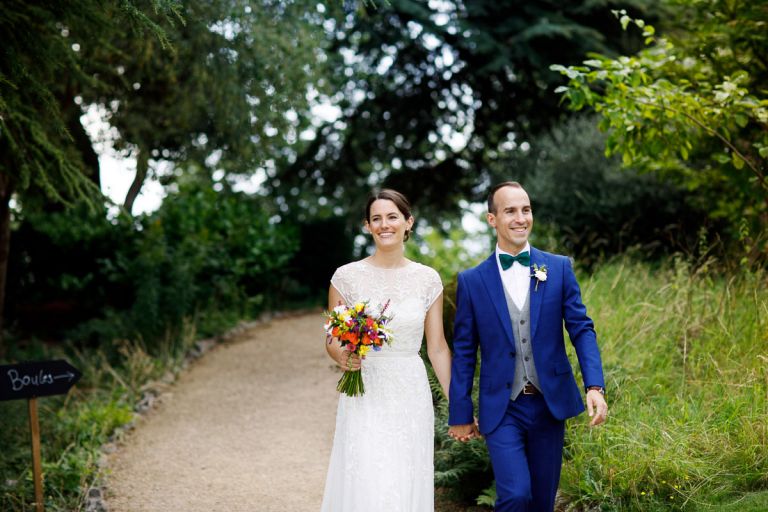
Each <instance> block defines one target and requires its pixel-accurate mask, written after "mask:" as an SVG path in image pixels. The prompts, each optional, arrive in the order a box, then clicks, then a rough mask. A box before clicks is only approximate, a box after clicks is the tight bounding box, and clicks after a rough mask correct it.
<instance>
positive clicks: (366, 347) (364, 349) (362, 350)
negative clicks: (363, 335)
mask: <svg viewBox="0 0 768 512" xmlns="http://www.w3.org/2000/svg"><path fill="white" fill-rule="evenodd" d="M369 350H371V347H370V346H369V345H362V346H360V349H359V352H360V357H365V354H367V353H368V351H369Z"/></svg>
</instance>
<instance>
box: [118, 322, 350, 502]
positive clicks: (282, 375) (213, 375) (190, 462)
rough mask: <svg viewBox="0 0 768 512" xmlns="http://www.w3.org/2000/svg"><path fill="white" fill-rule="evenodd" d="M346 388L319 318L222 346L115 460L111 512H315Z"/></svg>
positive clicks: (181, 382) (163, 401) (164, 399)
mask: <svg viewBox="0 0 768 512" xmlns="http://www.w3.org/2000/svg"><path fill="white" fill-rule="evenodd" d="M338 378H339V373H338V372H337V371H335V370H334V369H333V368H332V366H331V362H330V360H329V359H328V357H327V356H326V354H325V349H324V347H323V333H322V317H321V315H320V313H319V312H318V313H315V314H306V315H302V316H297V317H289V318H283V319H279V320H273V321H271V322H270V323H269V324H266V325H260V326H257V327H255V328H253V329H251V330H250V331H248V332H246V333H245V335H244V336H242V337H241V338H240V339H239V340H238V341H234V342H229V343H224V344H221V345H218V346H217V347H215V348H214V349H213V350H211V351H210V352H209V353H208V354H206V355H205V357H203V358H202V359H200V360H198V361H197V362H196V363H194V364H193V365H192V366H191V368H190V369H189V370H187V371H186V372H184V373H183V374H182V375H181V376H180V377H179V379H178V380H177V381H176V382H175V383H174V384H173V386H171V387H170V389H169V390H168V392H166V393H164V394H163V395H162V396H161V398H160V404H159V406H158V407H156V408H155V409H154V410H152V411H151V412H150V413H149V414H147V415H146V416H144V417H142V418H141V419H140V420H139V421H138V423H137V425H136V428H135V429H134V430H133V431H132V432H131V433H130V434H128V435H127V436H126V438H125V439H124V440H123V442H122V443H121V446H120V448H119V449H118V450H117V451H116V452H115V453H113V454H112V455H111V456H110V457H109V461H108V467H109V468H110V473H109V474H108V476H107V482H106V483H107V493H106V495H107V501H106V503H107V505H108V507H109V510H110V512H142V511H152V512H157V511H184V512H196V511H200V512H203V511H204V512H212V511H258V512H272V511H275V512H278V511H279V512H286V511H290V512H302V511H307V512H310V511H311V512H316V511H317V510H319V508H320V502H321V500H322V492H323V485H324V483H325V473H326V469H327V465H328V458H329V456H330V448H331V442H332V440H333V428H334V421H335V415H336V403H337V394H336V390H335V385H336V381H337V380H338Z"/></svg>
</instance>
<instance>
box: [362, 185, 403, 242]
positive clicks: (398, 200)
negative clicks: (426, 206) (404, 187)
mask: <svg viewBox="0 0 768 512" xmlns="http://www.w3.org/2000/svg"><path fill="white" fill-rule="evenodd" d="M379 199H386V200H387V201H392V202H393V203H395V206H397V209H398V210H400V213H402V214H403V216H404V217H405V220H408V219H410V218H411V217H412V215H411V203H409V202H408V199H407V198H406V197H405V196H404V195H403V194H401V193H400V192H398V191H397V190H392V189H391V188H384V189H381V190H380V191H378V192H374V193H372V194H371V195H370V196H369V197H368V202H367V203H365V220H366V222H370V221H371V205H372V204H373V203H374V201H378V200H379ZM410 237H411V230H410V229H407V230H406V231H405V236H404V237H403V241H407V240H408V239H409V238H410Z"/></svg>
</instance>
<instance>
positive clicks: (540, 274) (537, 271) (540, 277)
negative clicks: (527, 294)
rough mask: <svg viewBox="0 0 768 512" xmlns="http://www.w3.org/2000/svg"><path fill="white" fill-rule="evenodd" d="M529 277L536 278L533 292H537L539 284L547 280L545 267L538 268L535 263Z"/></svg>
mask: <svg viewBox="0 0 768 512" xmlns="http://www.w3.org/2000/svg"><path fill="white" fill-rule="evenodd" d="M531 277H535V278H536V286H535V287H534V289H533V291H538V289H539V283H543V282H544V281H546V280H547V266H546V265H542V266H538V265H537V264H536V263H534V264H533V274H531Z"/></svg>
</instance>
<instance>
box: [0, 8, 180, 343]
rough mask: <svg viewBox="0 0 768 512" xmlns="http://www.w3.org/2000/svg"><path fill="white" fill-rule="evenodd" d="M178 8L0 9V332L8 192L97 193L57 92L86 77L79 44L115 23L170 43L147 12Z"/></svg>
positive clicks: (101, 36)
mask: <svg viewBox="0 0 768 512" xmlns="http://www.w3.org/2000/svg"><path fill="white" fill-rule="evenodd" d="M106 7H110V8H111V10H110V9H107V8H106ZM176 8H177V4H176V2H175V1H173V0H152V1H151V2H141V3H139V2H133V1H121V2H112V3H110V4H108V5H104V4H103V3H101V2H93V1H84V2H69V3H64V4H62V3H52V4H45V5H43V4H38V3H34V2H33V3H30V2H21V1H13V0H12V1H11V2H10V3H8V2H6V3H5V4H4V6H3V9H2V10H1V11H0V31H1V32H2V33H3V53H2V57H0V333H1V332H2V330H1V328H2V325H1V319H2V311H3V305H4V302H5V300H4V299H5V277H6V270H7V262H8V254H9V244H10V236H11V226H10V223H11V215H10V201H11V199H12V197H14V195H16V196H17V197H18V196H19V195H21V194H23V193H25V191H27V190H28V189H29V188H30V187H34V188H37V189H38V190H41V191H42V192H43V193H44V194H45V195H46V196H47V197H49V198H51V199H53V200H57V201H69V200H72V199H74V198H80V197H90V198H94V197H97V196H98V195H99V189H98V186H97V185H96V184H95V183H94V181H93V179H92V178H89V175H90V176H93V175H94V173H92V172H91V173H86V172H83V169H84V167H85V163H84V159H87V155H85V156H84V154H83V153H80V152H78V151H77V149H76V145H77V142H78V141H80V140H82V139H81V138H79V137H77V134H74V135H73V134H72V133H71V132H69V131H68V126H71V122H70V120H71V117H69V116H68V114H70V113H71V112H72V111H73V109H71V104H72V100H73V98H72V97H70V98H65V97H62V93H63V92H65V91H66V88H65V87H62V77H76V78H77V79H82V80H83V81H84V80H85V77H83V75H82V72H81V71H82V70H81V68H80V66H79V65H78V62H77V58H76V53H77V52H78V51H80V48H81V44H82V45H85V44H94V45H96V44H101V43H100V42H104V41H106V40H107V38H108V35H109V33H110V31H113V30H114V29H115V27H116V26H119V25H122V26H124V27H130V29H131V30H134V31H136V33H137V32H138V31H140V30H143V31H146V32H147V33H149V37H150V38H154V39H155V40H157V41H159V43H160V44H167V38H166V35H165V33H164V32H163V30H162V29H161V28H160V26H159V25H157V24H154V23H150V22H149V21H148V18H147V14H146V12H156V13H157V15H158V17H161V18H164V19H166V20H169V19H171V18H173V17H175V16H176V14H175V10H176ZM123 30H125V29H123ZM70 32H72V33H76V34H78V37H79V41H80V42H78V43H74V44H73V43H72V42H71V41H70V40H69V39H68V38H67V37H66V36H67V35H68V34H69V33H70ZM0 353H2V345H0Z"/></svg>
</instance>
